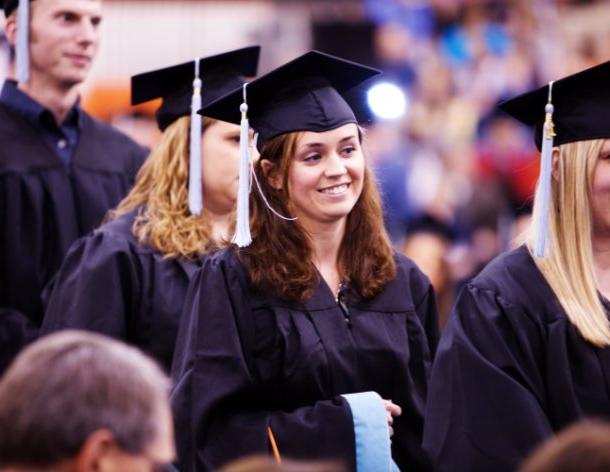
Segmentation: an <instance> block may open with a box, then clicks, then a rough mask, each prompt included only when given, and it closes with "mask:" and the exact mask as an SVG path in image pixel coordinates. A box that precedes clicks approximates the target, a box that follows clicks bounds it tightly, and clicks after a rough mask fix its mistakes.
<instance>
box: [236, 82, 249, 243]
mask: <svg viewBox="0 0 610 472" xmlns="http://www.w3.org/2000/svg"><path fill="white" fill-rule="evenodd" d="M246 86H247V84H244V88H243V91H244V102H243V103H242V104H241V106H240V107H239V111H241V123H240V130H239V186H238V189H237V222H236V225H235V235H234V236H233V241H232V242H233V243H234V244H237V245H238V246H239V247H247V246H249V245H250V243H251V242H252V235H251V234H250V152H249V143H248V137H249V136H248V131H249V124H248V104H247V103H246V101H247V100H246Z"/></svg>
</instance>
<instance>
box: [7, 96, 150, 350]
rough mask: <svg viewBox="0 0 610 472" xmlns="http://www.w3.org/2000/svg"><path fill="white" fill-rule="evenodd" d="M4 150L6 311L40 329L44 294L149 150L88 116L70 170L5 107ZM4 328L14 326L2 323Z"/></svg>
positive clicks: (128, 183) (129, 181)
mask: <svg viewBox="0 0 610 472" xmlns="http://www.w3.org/2000/svg"><path fill="white" fill-rule="evenodd" d="M0 143H1V144H0V228H2V229H1V230H0V311H4V310H11V311H12V312H18V313H21V315H22V316H25V317H26V318H27V322H29V323H30V324H31V325H33V326H34V327H37V326H39V325H40V322H41V320H42V302H41V298H40V294H41V292H42V289H43V287H44V286H45V284H46V283H47V282H48V281H49V279H50V278H51V277H52V276H53V274H54V273H55V271H56V270H57V269H58V268H59V266H60V264H61V261H62V259H63V257H64V254H65V253H66V251H67V250H68V248H69V247H70V245H71V244H72V242H74V241H75V240H76V239H77V238H79V237H80V236H82V235H84V234H87V233H88V232H90V231H91V230H92V229H93V228H95V227H96V226H97V225H99V224H100V222H101V220H102V218H103V217H104V215H105V214H106V211H107V210H109V209H110V208H113V207H114V206H116V204H117V203H118V202H119V201H120V200H121V199H122V198H123V197H124V196H125V195H126V194H127V192H128V191H129V189H130V188H131V186H132V185H133V181H134V178H135V174H136V172H137V170H138V168H139V167H140V165H141V163H142V162H143V160H144V158H145V157H146V150H145V149H144V148H142V147H141V146H139V145H137V144H136V143H134V142H133V141H131V140H130V139H129V138H127V137H126V136H125V135H123V134H122V133H119V132H118V131H116V130H114V129H113V128H111V127H110V126H108V125H106V124H103V123H101V122H98V121H96V120H94V119H93V118H92V117H90V116H89V115H87V114H86V113H83V114H82V128H81V134H80V137H79V140H78V144H77V148H76V150H75V153H74V155H73V156H72V159H71V162H70V165H69V166H68V167H66V166H65V164H64V163H63V161H62V160H61V158H60V157H59V156H57V155H56V153H55V151H54V150H53V149H51V147H50V146H49V145H48V144H47V142H46V141H45V140H44V139H43V137H42V136H41V135H40V134H39V133H38V132H37V131H36V130H35V129H34V128H33V127H32V126H31V125H30V124H29V123H28V122H27V121H25V120H24V119H23V118H21V117H20V116H19V115H17V114H16V113H14V112H13V111H11V110H9V109H8V108H6V107H5V106H4V105H2V104H0ZM4 323H8V324H10V326H16V324H15V323H12V322H11V321H10V320H8V321H4V317H3V318H2V319H0V324H4ZM11 329H12V328H11ZM22 335H23V333H18V332H16V333H14V337H15V338H18V337H21V336H22ZM3 356H6V351H5V350H4V349H3V347H0V357H3Z"/></svg>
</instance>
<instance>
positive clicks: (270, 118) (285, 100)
mask: <svg viewBox="0 0 610 472" xmlns="http://www.w3.org/2000/svg"><path fill="white" fill-rule="evenodd" d="M380 73H381V71H379V70H377V69H373V68H372V67H368V66H364V65H362V64H358V63H355V62H351V61H348V60H345V59H341V58H338V57H335V56H331V55H329V54H325V53H322V52H319V51H310V52H308V53H306V54H304V55H302V56H300V57H298V58H296V59H294V60H292V61H290V62H288V63H286V64H284V65H283V66H280V67H278V68H277V69H274V70H273V71H271V72H269V73H268V74H266V75H264V76H262V77H260V78H258V79H256V80H254V81H252V82H250V83H249V84H248V86H247V88H246V95H247V104H248V118H249V120H250V124H251V126H252V128H253V129H254V130H255V131H256V132H257V133H258V148H259V149H260V148H261V146H262V144H263V143H264V142H265V141H267V140H269V139H271V138H274V137H276V136H279V135H281V134H284V133H288V132H292V131H315V132H322V131H328V130H331V129H334V128H337V127H339V126H342V125H344V124H347V123H357V122H358V121H359V120H358V118H357V117H356V116H355V114H354V111H353V110H352V109H351V107H350V106H349V105H348V103H347V101H346V99H345V98H344V96H343V95H344V94H346V93H347V92H348V91H349V90H350V89H353V88H354V87H356V86H357V85H359V84H361V83H362V82H364V81H366V80H367V79H370V78H371V77H373V76H375V75H378V74H380ZM243 99H244V94H243V90H242V88H239V89H236V90H234V91H233V92H231V93H229V94H227V95H225V96H224V97H222V98H220V99H218V100H216V101H215V102H213V103H211V104H209V105H208V106H204V107H203V109H202V111H201V113H202V114H203V115H205V116H209V117H212V118H216V119H219V120H223V121H228V122H231V123H236V124H239V123H240V121H241V114H240V104H241V103H242V102H243ZM353 100H354V97H350V101H353Z"/></svg>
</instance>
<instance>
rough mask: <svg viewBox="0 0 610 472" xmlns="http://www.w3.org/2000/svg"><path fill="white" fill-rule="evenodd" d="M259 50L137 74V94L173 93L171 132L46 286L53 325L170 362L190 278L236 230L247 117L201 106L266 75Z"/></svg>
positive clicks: (166, 126)
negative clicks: (207, 111)
mask: <svg viewBox="0 0 610 472" xmlns="http://www.w3.org/2000/svg"><path fill="white" fill-rule="evenodd" d="M259 52H260V48H259V47H258V46H254V47H248V48H243V49H238V50H235V51H230V52H226V53H223V54H218V55H215V56H210V57H206V58H203V59H196V60H194V61H189V62H185V63H183V64H178V65H175V66H172V67H167V68H163V69H160V70H155V71H152V72H147V73H143V74H139V75H136V76H134V77H133V78H132V102H133V103H140V102H142V101H147V100H151V99H153V98H156V97H161V98H162V99H163V100H162V103H161V106H160V107H159V109H158V110H157V114H156V116H157V123H158V125H159V128H160V129H161V130H162V131H163V134H162V137H161V141H160V142H159V144H158V146H157V147H156V149H155V150H154V151H153V152H152V153H151V155H150V157H149V158H148V159H147V161H146V162H145V164H144V165H143V166H142V169H141V170H140V172H139V173H138V176H137V178H136V182H135V185H134V187H133V189H132V190H131V192H130V193H129V195H127V197H125V199H124V200H123V201H122V202H121V203H120V204H119V206H118V207H117V209H116V210H114V211H113V212H112V221H110V222H108V223H106V224H104V225H103V226H101V227H100V228H98V229H97V230H96V231H95V232H94V233H93V234H91V235H89V236H87V237H85V238H82V239H80V240H79V241H78V242H76V243H75V244H74V245H73V246H72V247H71V249H70V251H69V252H68V254H67V256H66V259H65V261H64V263H63V265H62V267H61V268H60V270H59V272H58V274H57V276H56V277H55V279H54V281H53V283H52V284H51V285H50V286H49V287H48V288H47V291H46V292H45V297H46V299H47V307H46V312H45V318H44V322H43V325H42V328H41V332H42V333H43V334H44V333H48V332H51V331H55V330H59V329H63V328H78V329H86V330H92V331H97V332H100V333H103V334H106V335H109V336H112V337H114V338H117V339H121V340H123V341H126V342H129V343H131V344H134V345H136V346H138V347H140V348H141V349H142V350H144V351H145V352H146V353H148V354H150V355H151V356H153V357H154V358H155V359H157V361H158V362H159V363H160V364H161V365H162V366H163V367H164V368H165V369H166V370H167V371H169V368H170V365H171V360H172V354H173V350H174V343H175V339H176V333H177V331H178V324H179V320H180V312H181V309H182V304H183V302H184V297H185V292H186V289H187V286H188V283H189V280H190V277H191V275H192V273H193V272H194V271H195V269H196V268H197V267H198V266H199V265H200V264H201V259H202V258H203V256H205V254H207V253H208V251H210V250H211V249H212V248H213V247H214V246H215V245H216V244H217V243H218V242H220V240H222V239H223V238H227V237H228V236H229V234H228V233H229V230H230V227H231V226H232V224H233V216H232V215H233V211H234V207H235V199H236V194H237V177H238V170H239V153H238V151H239V132H240V129H239V126H237V125H234V124H232V123H226V122H223V121H218V120H214V119H209V118H204V119H203V122H202V120H201V116H200V115H198V114H197V111H199V109H200V108H201V106H202V104H203V105H205V104H207V103H209V102H211V101H213V100H214V99H216V98H218V97H219V96H221V95H223V94H224V93H226V92H227V91H230V90H232V89H234V88H235V87H239V86H241V85H242V84H243V83H244V80H245V79H244V77H246V76H254V75H256V71H257V66H258V57H259ZM202 130H203V131H202ZM202 164H203V165H202Z"/></svg>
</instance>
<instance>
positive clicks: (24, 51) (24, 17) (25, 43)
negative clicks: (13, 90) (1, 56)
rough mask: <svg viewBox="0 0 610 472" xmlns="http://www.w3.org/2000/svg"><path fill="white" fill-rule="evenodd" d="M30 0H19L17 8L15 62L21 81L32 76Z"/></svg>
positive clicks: (18, 77) (18, 78)
mask: <svg viewBox="0 0 610 472" xmlns="http://www.w3.org/2000/svg"><path fill="white" fill-rule="evenodd" d="M29 30H30V0H19V6H18V9H17V44H16V45H15V64H16V69H17V80H18V81H19V83H23V82H27V81H28V80H29V78H30V41H29V35H30V34H29Z"/></svg>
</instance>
